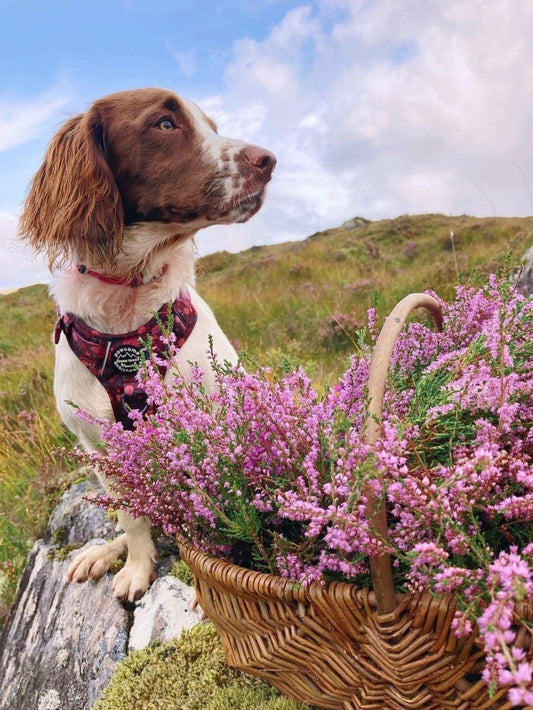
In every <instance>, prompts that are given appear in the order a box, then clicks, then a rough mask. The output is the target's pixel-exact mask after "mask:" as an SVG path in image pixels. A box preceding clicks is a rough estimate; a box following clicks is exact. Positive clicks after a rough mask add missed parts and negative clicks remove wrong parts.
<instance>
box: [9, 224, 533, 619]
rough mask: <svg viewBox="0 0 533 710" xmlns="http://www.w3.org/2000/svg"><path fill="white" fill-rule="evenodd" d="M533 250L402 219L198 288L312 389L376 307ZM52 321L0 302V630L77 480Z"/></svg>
mask: <svg viewBox="0 0 533 710" xmlns="http://www.w3.org/2000/svg"><path fill="white" fill-rule="evenodd" d="M450 230H453V232H454V239H453V244H452V240H451V239H450ZM532 241H533V218H509V219H497V218H491V219H475V218H472V217H465V216H463V217H445V216H443V215H421V216H414V217H399V218H397V219H394V220H382V221H378V222H370V223H366V224H363V225H362V226H359V227H357V228H354V229H351V230H343V229H340V228H338V229H330V230H326V231H325V232H319V233H317V234H314V235H312V236H311V237H309V238H308V239H306V240H304V241H301V242H292V243H285V244H278V245H274V246H268V247H253V248H251V249H248V250H247V251H244V252H241V253H240V254H229V253H227V252H219V253H216V254H212V255H209V256H207V257H205V258H203V259H202V260H201V261H200V264H199V277H198V289H199V291H200V292H201V294H202V296H203V297H204V298H205V299H206V300H207V301H208V303H210V304H211V306H212V307H213V310H214V311H215V314H216V315H217V317H218V319H219V322H220V324H221V326H222V327H223V329H224V330H225V331H226V333H227V334H228V335H229V337H230V338H231V339H232V340H233V342H234V343H235V344H236V346H237V348H238V349H244V350H246V351H247V352H249V353H250V355H251V356H253V357H254V358H255V359H256V360H257V361H258V362H259V363H260V364H266V365H276V364H278V363H279V361H280V357H281V355H282V354H284V355H287V356H288V357H289V359H290V360H291V361H292V362H293V363H294V364H302V365H303V366H304V367H305V368H306V369H307V370H308V372H309V374H310V375H311V376H312V377H313V378H314V379H315V380H316V381H318V382H320V383H325V382H332V381H333V380H334V379H335V378H336V377H337V376H338V375H339V374H341V373H342V372H343V371H344V369H345V366H346V362H347V356H348V354H349V353H350V352H351V351H352V350H353V349H354V345H353V339H354V337H355V333H354V330H355V329H356V328H357V327H358V326H359V325H361V324H363V323H365V320H366V311H367V309H368V308H369V307H370V306H373V305H376V306H377V308H378V311H379V314H380V315H381V317H384V316H385V315H386V314H387V313H388V312H389V311H390V310H391V309H392V307H393V306H394V305H395V303H396V302H397V301H398V300H399V299H401V298H402V297H403V296H405V295H407V294H408V293H410V292H412V291H424V290H426V289H428V288H431V289H433V290H435V291H436V292H437V293H438V294H439V295H441V296H443V297H444V298H451V297H452V295H453V292H454V287H455V285H456V284H457V282H458V278H459V274H469V273H470V272H473V271H474V270H477V271H478V272H479V274H480V275H483V274H488V273H490V272H491V271H496V270H498V269H501V268H505V267H506V265H509V264H510V265H514V264H518V263H519V262H520V257H521V255H522V254H523V253H524V251H525V250H526V249H527V248H528V247H529V246H530V245H531V243H532ZM509 252H512V257H511V258H510V259H509V258H508V254H509ZM54 321H55V311H54V306H53V304H52V301H51V300H50V298H49V297H48V295H47V292H46V288H45V287H44V286H32V287H30V288H25V289H21V290H19V291H17V292H15V293H12V294H9V295H4V296H0V391H1V393H2V396H1V399H0V422H1V425H2V426H1V428H0V621H1V618H2V615H3V614H4V615H5V612H6V610H7V608H8V604H9V603H10V602H11V601H12V599H13V592H14V586H15V583H16V580H17V578H18V575H19V573H20V571H21V569H22V566H23V564H24V560H25V558H26V555H27V552H28V550H29V549H30V547H31V545H32V543H33V541H34V540H35V539H36V538H37V537H38V536H39V535H41V534H42V532H43V529H44V526H45V523H46V519H47V517H48V514H49V512H50V509H51V506H52V505H53V503H54V502H55V500H57V496H58V494H59V492H60V491H61V490H62V489H63V488H64V486H65V485H66V482H67V481H68V480H70V478H71V477H72V476H71V474H69V473H68V464H67V462H66V461H65V460H63V459H62V457H60V456H58V454H57V452H56V448H57V447H62V446H67V448H68V447H69V446H71V437H70V435H69V434H68V433H67V432H66V431H65V429H64V427H63V426H62V425H61V423H60V421H59V418H58V416H57V414H56V412H55V406H54V403H53V396H52V378H53V345H52V341H51V333H52V330H53V325H54Z"/></svg>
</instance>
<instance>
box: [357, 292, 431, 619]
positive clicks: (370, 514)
mask: <svg viewBox="0 0 533 710" xmlns="http://www.w3.org/2000/svg"><path fill="white" fill-rule="evenodd" d="M416 308H425V309H426V310H427V311H429V313H430V314H431V315H432V316H433V320H434V321H435V325H436V327H437V329H438V330H439V331H440V330H441V328H442V311H441V309H440V306H439V304H438V302H437V301H436V300H435V299H434V298H433V297H432V296H429V295H427V294H425V293H411V294H410V295H409V296H406V297H405V298H403V299H402V300H401V301H400V302H399V303H398V304H397V305H396V306H395V308H394V309H393V310H392V312H391V314H390V315H389V317H388V318H387V320H386V321H385V324H384V326H383V328H382V329H381V332H380V334H379V337H378V339H377V341H376V344H375V346H374V350H373V353H372V359H371V362H370V371H369V375H368V396H369V403H368V409H367V412H366V417H365V424H364V427H363V441H364V443H365V444H370V445H372V444H375V443H376V441H377V440H378V439H379V437H380V436H381V415H382V411H383V397H384V395H385V384H386V381H387V372H388V369H389V365H390V361H391V357H392V351H393V348H394V344H395V342H396V340H397V338H398V336H399V335H400V332H401V330H402V328H403V326H404V324H405V321H406V320H407V318H408V316H409V315H410V313H411V312H412V311H414V310H415V309H416ZM366 496H367V505H366V517H367V520H368V522H369V524H370V525H371V527H372V528H373V529H375V530H376V532H377V534H378V536H379V537H380V539H382V540H383V541H384V542H385V543H387V542H388V541H389V534H388V526H387V510H386V506H385V505H379V504H378V501H377V500H376V497H375V496H374V494H373V493H372V491H371V490H370V489H368V490H367V491H366ZM370 572H371V575H372V586H373V588H374V594H375V596H376V603H377V608H378V613H379V614H390V613H391V612H392V611H393V610H394V609H395V608H396V606H397V602H396V594H395V591H394V581H393V577H392V562H391V557H390V554H389V553H384V554H382V555H379V556H373V557H371V558H370Z"/></svg>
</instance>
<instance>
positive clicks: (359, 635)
mask: <svg viewBox="0 0 533 710" xmlns="http://www.w3.org/2000/svg"><path fill="white" fill-rule="evenodd" d="M419 306H423V307H425V308H426V309H428V310H429V311H430V312H431V314H432V315H433V317H434V319H435V321H436V323H437V325H438V327H440V323H441V315H440V310H439V307H438V304H437V302H436V301H435V300H434V299H432V298H431V297H429V296H426V295H425V294H412V295H411V296H408V297H407V298H405V299H403V301H401V302H400V303H399V304H398V306H396V308H395V309H394V310H393V312H392V313H391V315H390V316H389V318H388V319H387V322H386V324H385V326H384V328H383V330H382V332H381V334H380V337H379V338H378V341H377V343H376V347H375V349H374V353H373V357H372V364H371V368H370V376H369V392H370V397H371V403H370V406H369V412H368V418H367V425H366V428H365V432H364V436H365V438H366V441H367V442H368V443H374V442H375V441H376V440H377V438H378V437H379V433H380V426H379V422H380V417H381V408H382V402H383V393H384V389H385V379H386V372H387V368H388V365H389V362H390V357H391V354H392V348H393V345H394V342H395V340H396V338H397V336H398V334H399V332H400V330H401V328H402V327H403V324H404V323H405V320H406V318H407V316H408V315H409V313H410V312H411V311H412V310H413V309H414V308H417V307H419ZM367 516H368V517H369V519H370V520H372V522H373V524H374V525H375V526H376V528H377V529H378V531H379V532H380V534H381V535H382V536H383V537H384V539H387V520H386V511H385V510H384V508H381V509H379V508H378V507H377V505H376V502H375V501H373V500H370V501H369V504H368V507H367ZM180 553H181V556H182V558H183V560H184V561H185V562H186V563H187V564H188V565H189V566H190V567H191V569H192V570H193V572H194V575H195V580H196V593H197V598H198V601H199V603H200V605H201V607H202V608H203V610H204V611H205V613H206V614H207V616H208V617H209V619H210V620H211V621H212V622H213V623H214V624H215V626H216V627H217V628H218V630H219V631H220V633H221V636H222V640H223V644H224V649H225V652H226V656H227V659H228V662H229V663H230V665H232V666H234V667H236V668H240V669H242V670H244V671H246V672H248V673H251V674H253V675H256V676H259V677H261V678H264V679H265V680H267V681H269V682H270V683H272V684H273V685H275V686H276V687H277V688H279V689H280V690H281V691H282V692H283V693H285V694H286V695H288V696H290V697H292V698H295V699H297V700H301V701H303V702H306V703H308V704H310V705H314V706H317V707H320V708H331V709H333V708H343V709H344V710H348V709H353V710H363V709H368V710H386V709H387V708H391V709H393V710H406V709H409V708H420V710H447V709H448V708H450V709H457V710H459V709H460V710H473V709H474V708H475V709H482V708H483V709H488V708H495V709H500V710H510V708H512V705H511V704H510V703H509V702H508V701H507V700H506V692H505V690H500V691H498V693H497V694H496V695H495V696H493V697H492V698H489V693H488V690H487V687H486V685H485V684H484V682H483V681H482V680H481V679H480V669H481V668H482V666H483V660H484V654H483V650H482V647H481V644H480V641H479V639H478V638H477V634H476V631H475V630H474V631H473V632H472V633H471V635H470V636H469V637H468V638H462V639H458V638H457V637H456V636H455V634H454V632H453V630H452V628H451V622H452V619H453V616H454V612H455V602H454V599H453V597H443V598H441V599H436V598H435V597H433V596H432V595H430V594H429V593H425V594H421V595H417V596H410V595H398V594H396V593H395V591H394V586H393V579H392V568H391V561H390V559H389V557H388V556H387V555H384V556H381V557H379V558H374V559H371V561H370V562H371V571H372V581H373V589H372V590H371V589H359V588H357V587H356V586H355V585H353V584H349V583H341V582H335V583H330V584H328V585H322V584H320V583H312V584H311V585H309V586H308V587H306V588H305V589H303V588H302V587H300V586H298V585H295V584H294V583H292V582H291V581H289V580H287V579H283V578H281V577H276V576H273V575H267V574H262V573H259V572H253V571H251V570H247V569H244V568H242V567H238V566H236V565H233V564H231V563H229V562H226V561H224V560H220V559H214V558H211V557H209V556H207V555H205V554H203V553H201V552H198V551H197V550H194V549H192V548H190V547H188V546H183V545H180ZM521 612H522V614H523V616H525V617H526V618H528V619H531V620H533V603H532V604H530V605H529V606H526V607H524V608H523V609H522V610H521ZM517 643H518V644H519V645H521V646H524V647H525V648H527V649H528V657H529V658H530V659H533V648H532V647H531V646H530V645H529V644H530V635H529V634H526V633H525V632H524V630H521V631H520V632H519V636H518V638H517Z"/></svg>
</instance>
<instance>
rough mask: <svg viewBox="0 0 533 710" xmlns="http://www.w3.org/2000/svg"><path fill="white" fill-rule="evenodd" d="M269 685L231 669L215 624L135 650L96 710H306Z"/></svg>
mask: <svg viewBox="0 0 533 710" xmlns="http://www.w3.org/2000/svg"><path fill="white" fill-rule="evenodd" d="M306 707H307V706H306V705H303V704H301V703H296V702H294V701H293V700H289V699H288V698H284V697H282V696H281V695H280V693H279V692H278V691H277V690H275V689H274V688H272V687H271V686H270V685H268V684H267V683H264V682H263V681H261V680H259V679H257V678H253V677H252V676H249V675H244V674H243V673H240V672H239V671H236V670H234V669H232V668H230V667H229V666H228V664H227V663H226V661H225V657H224V652H223V650H222V644H221V642H220V637H219V636H218V633H217V631H216V630H215V627H214V626H213V625H212V624H199V625H198V626H196V627H194V628H193V629H191V630H190V631H184V632H183V634H182V635H181V636H180V637H179V639H177V640H175V641H173V642H171V643H166V644H163V645H160V646H150V647H148V648H146V649H144V650H142V651H134V652H133V653H130V654H129V655H128V656H127V658H126V659H125V660H124V661H122V663H121V664H120V665H119V666H118V668H117V670H116V672H115V674H114V675H113V677H112V679H111V681H110V683H109V685H108V686H107V688H106V689H105V690H104V692H103V694H102V697H101V698H100V700H99V701H97V702H96V703H95V704H94V705H93V707H92V710H237V708H238V710H305V708H306Z"/></svg>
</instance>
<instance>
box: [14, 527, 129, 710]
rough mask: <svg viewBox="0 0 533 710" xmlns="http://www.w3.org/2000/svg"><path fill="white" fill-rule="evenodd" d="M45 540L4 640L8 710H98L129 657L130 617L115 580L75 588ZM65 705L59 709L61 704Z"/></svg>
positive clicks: (30, 563)
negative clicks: (113, 587)
mask: <svg viewBox="0 0 533 710" xmlns="http://www.w3.org/2000/svg"><path fill="white" fill-rule="evenodd" d="M49 551H50V548H49V547H48V546H47V545H45V544H44V543H43V542H42V541H38V542H37V543H36V544H35V546H34V548H33V550H32V553H31V555H30V559H29V561H28V565H27V567H26V570H25V572H24V575H23V578H22V581H21V584H20V588H19V599H18V601H17V604H16V605H15V607H14V609H13V612H12V614H11V616H10V618H9V620H8V622H7V624H6V627H5V629H4V632H3V634H2V637H1V639H0V678H1V679H2V692H1V695H0V708H1V710H14V709H15V708H16V709H20V710H26V709H27V710H30V709H31V708H41V707H42V708H50V709H52V708H53V707H54V703H55V701H56V700H57V701H58V702H59V705H57V707H58V708H61V710H66V709H67V708H69V709H70V708H72V710H74V709H75V708H76V710H82V709H84V708H90V707H91V705H92V704H93V702H94V701H95V700H96V699H97V697H98V696H99V694H100V692H101V690H102V688H103V687H104V686H105V685H106V683H107V682H108V680H109V678H110V677H111V674H112V673H113V670H114V668H115V665H116V663H117V661H119V660H120V659H121V658H124V656H125V655H126V653H127V642H128V635H129V627H130V623H131V622H130V618H129V615H128V612H127V611H126V610H125V609H124V608H123V607H122V605H121V604H120V603H119V602H118V601H117V600H116V599H113V596H112V592H111V579H110V576H109V575H105V576H104V577H102V579H100V580H99V581H98V582H89V583H86V584H80V585H78V584H68V583H67V582H66V581H65V574H66V568H67V566H68V560H66V561H65V562H57V561H54V560H50V559H49V558H48V556H47V555H48V553H49ZM56 704H57V703H56Z"/></svg>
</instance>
